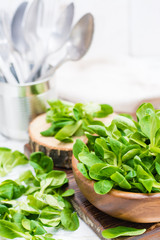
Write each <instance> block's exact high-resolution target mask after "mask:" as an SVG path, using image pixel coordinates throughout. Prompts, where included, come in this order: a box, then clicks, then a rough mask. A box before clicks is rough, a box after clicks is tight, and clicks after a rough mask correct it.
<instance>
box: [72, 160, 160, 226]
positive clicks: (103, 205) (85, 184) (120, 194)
mask: <svg viewBox="0 0 160 240" xmlns="http://www.w3.org/2000/svg"><path fill="white" fill-rule="evenodd" d="M77 163H78V161H77V159H75V157H74V156H73V158H72V169H73V173H74V177H75V180H76V182H77V185H78V186H79V188H80V190H81V192H82V193H83V195H84V196H85V197H86V199H87V200H88V201H89V202H90V203H92V204H93V205H94V206H95V207H96V208H98V209H99V210H101V211H102V212H105V213H107V214H109V215H111V216H112V217H115V218H119V219H123V220H127V221H130V222H137V223H151V222H159V221H160V193H151V194H145V193H132V192H124V191H120V190H116V189H112V190H111V191H110V192H109V193H107V194H105V195H100V194H97V193H96V192H95V191H94V187H93V185H94V181H93V180H88V179H87V178H85V177H84V176H83V175H82V174H81V172H80V171H79V170H78V168H77Z"/></svg>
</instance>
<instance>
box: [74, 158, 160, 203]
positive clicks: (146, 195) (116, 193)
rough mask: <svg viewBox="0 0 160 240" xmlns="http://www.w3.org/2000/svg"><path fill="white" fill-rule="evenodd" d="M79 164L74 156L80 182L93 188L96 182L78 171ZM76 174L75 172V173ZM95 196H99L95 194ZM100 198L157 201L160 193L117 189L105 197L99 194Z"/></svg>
mask: <svg viewBox="0 0 160 240" xmlns="http://www.w3.org/2000/svg"><path fill="white" fill-rule="evenodd" d="M77 163H78V160H77V159H76V158H75V157H74V155H73V156H72V168H73V169H75V170H76V172H78V174H79V175H78V177H79V178H80V180H81V181H82V182H85V183H86V184H87V185H90V187H92V188H93V185H94V183H95V181H94V180H89V179H87V178H85V177H84V176H83V174H82V173H81V172H80V171H79V170H78V168H77ZM74 173H75V171H74ZM95 194H97V193H96V192H95ZM97 195H98V196H102V197H103V196H104V197H105V196H107V195H112V196H115V197H119V198H125V199H137V200H138V199H139V200H140V199H157V198H160V193H134V192H126V191H121V190H117V189H112V190H111V191H110V192H109V193H106V194H104V195H100V194H97Z"/></svg>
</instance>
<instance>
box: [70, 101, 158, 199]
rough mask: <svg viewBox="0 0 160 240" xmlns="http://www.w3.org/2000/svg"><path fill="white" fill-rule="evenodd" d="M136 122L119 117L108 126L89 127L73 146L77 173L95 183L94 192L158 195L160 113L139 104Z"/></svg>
mask: <svg viewBox="0 0 160 240" xmlns="http://www.w3.org/2000/svg"><path fill="white" fill-rule="evenodd" d="M136 115H137V122H135V121H134V120H133V119H132V117H131V116H129V115H125V114H123V115H118V116H116V117H115V119H114V120H113V121H112V122H111V124H110V125H109V126H105V125H104V124H90V125H88V126H87V130H86V132H85V134H86V136H87V138H88V144H87V145H86V144H84V143H83V142H82V141H81V140H80V139H78V140H77V141H76V143H75V144H74V146H73V154H74V156H75V157H76V158H77V159H78V160H79V163H78V169H79V170H80V171H81V173H82V174H83V175H84V176H85V177H86V178H88V179H93V180H95V183H94V190H95V192H96V193H98V194H106V193H107V192H109V191H110V190H111V189H112V188H114V189H120V190H123V191H130V192H140V193H151V192H153V193H156V192H160V110H155V109H154V107H153V106H152V104H150V103H144V104H142V105H141V106H140V107H139V108H138V109H137V112H136Z"/></svg>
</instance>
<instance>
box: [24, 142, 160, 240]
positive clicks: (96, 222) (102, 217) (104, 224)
mask: <svg viewBox="0 0 160 240" xmlns="http://www.w3.org/2000/svg"><path fill="white" fill-rule="evenodd" d="M24 150H25V154H26V155H27V156H29V155H30V153H31V149H30V146H29V145H25V148H24ZM61 170H64V171H66V172H67V176H68V178H69V188H73V189H74V190H75V195H74V197H72V198H71V202H72V204H73V206H74V208H75V210H76V211H77V213H78V215H79V216H80V217H81V219H83V220H84V221H85V222H86V223H87V224H88V226H90V227H91V228H92V229H93V231H94V232H95V233H96V234H97V235H98V236H99V238H100V239H101V240H105V239H104V238H103V237H102V235H101V232H102V231H103V230H105V229H107V228H111V227H117V226H127V227H135V228H139V229H141V228H146V229H147V231H146V233H144V234H142V235H140V236H136V237H135V236H134V237H120V238H116V239H117V240H159V239H160V223H155V224H153V223H133V222H128V221H124V220H119V219H117V218H113V217H111V216H109V215H107V214H105V213H103V212H101V211H100V210H98V209H97V208H95V207H94V206H93V205H92V204H91V203H90V202H88V200H87V199H86V198H85V197H84V195H83V194H82V193H81V191H80V189H79V188H78V186H77V183H76V181H75V179H74V176H73V172H72V170H67V169H62V168H61ZM88 240H90V239H88Z"/></svg>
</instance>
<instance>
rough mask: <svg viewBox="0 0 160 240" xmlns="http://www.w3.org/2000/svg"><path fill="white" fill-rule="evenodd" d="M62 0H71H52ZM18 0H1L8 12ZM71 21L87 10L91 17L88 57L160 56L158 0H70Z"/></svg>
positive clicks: (159, 2)
mask: <svg viewBox="0 0 160 240" xmlns="http://www.w3.org/2000/svg"><path fill="white" fill-rule="evenodd" d="M53 1H56V2H58V3H66V2H70V1H71V0H53ZM20 2H22V0H5V1H3V0H1V1H0V8H3V7H4V8H5V9H7V11H10V12H11V13H12V12H13V11H14V9H15V8H16V6H17V4H18V3H20ZM73 2H74V3H75V19H74V21H75V22H76V20H77V19H78V18H79V17H80V16H82V15H83V14H85V13H87V12H91V13H93V15H94V17H95V35H94V41H93V45H92V48H91V50H90V52H89V54H88V58H89V57H90V58H93V57H94V58H105V57H106V56H107V58H108V57H110V56H112V57H114V56H117V55H132V56H160V0H73Z"/></svg>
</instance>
